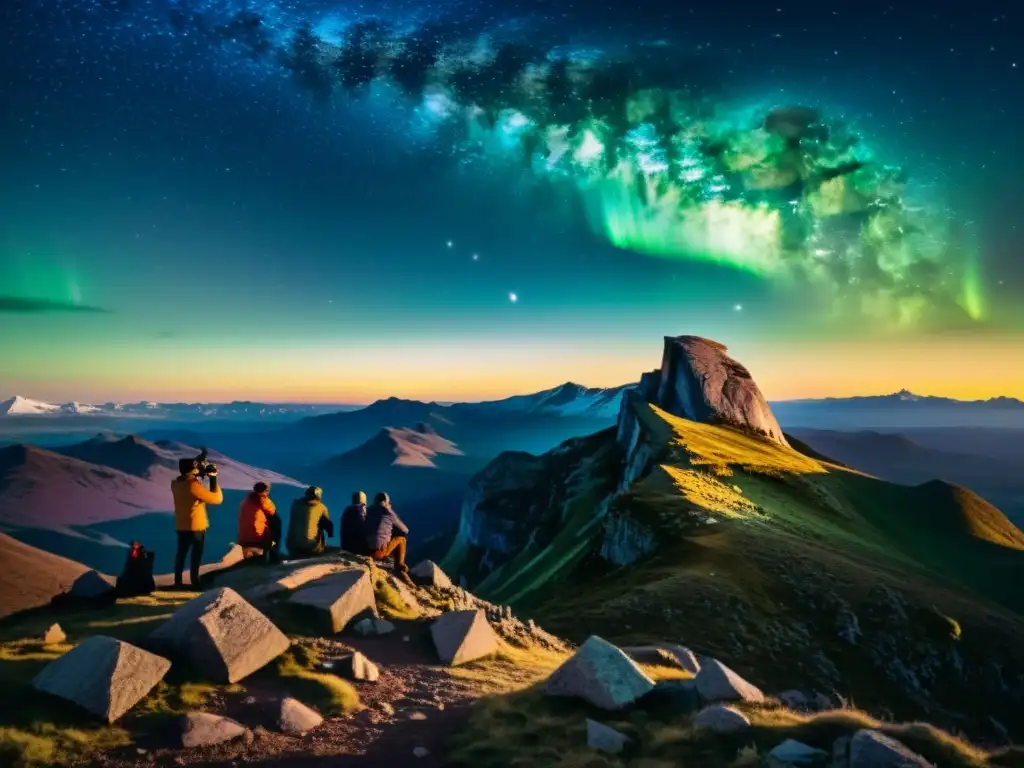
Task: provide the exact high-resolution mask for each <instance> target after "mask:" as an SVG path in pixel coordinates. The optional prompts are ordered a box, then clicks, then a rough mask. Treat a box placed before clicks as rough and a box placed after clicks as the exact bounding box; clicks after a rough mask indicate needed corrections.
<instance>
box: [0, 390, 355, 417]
mask: <svg viewBox="0 0 1024 768" xmlns="http://www.w3.org/2000/svg"><path fill="white" fill-rule="evenodd" d="M353 407H355V406H347V405H323V404H309V403H253V402H248V401H238V400H236V401H234V402H230V403H150V402H139V403H102V404H99V405H96V404H90V403H78V402H70V403H60V404H58V403H47V402H44V401H42V400H32V399H30V398H27V397H21V396H20V395H15V396H14V397H11V398H8V399H7V400H4V401H0V418H17V417H31V416H35V417H50V418H54V417H74V416H93V417H101V416H106V417H113V418H126V419H129V418H130V419H165V420H173V421H192V420H197V421H198V420H211V419H230V420H251V419H298V418H302V417H303V416H311V415H315V414H320V413H334V412H337V411H339V410H342V409H345V408H353Z"/></svg>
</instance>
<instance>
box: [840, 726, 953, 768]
mask: <svg viewBox="0 0 1024 768" xmlns="http://www.w3.org/2000/svg"><path fill="white" fill-rule="evenodd" d="M849 768H934V766H933V765H932V764H931V763H929V762H928V761H927V760H925V759H924V758H923V757H921V756H920V755H919V754H917V753H916V752H912V751H911V750H909V749H908V748H907V747H905V746H904V745H903V744H900V743H899V742H898V741H896V739H893V738H890V737H889V736H886V735H885V734H884V733H879V732H878V731H869V730H866V729H865V730H860V731H857V733H855V734H854V735H853V738H852V739H850V762H849Z"/></svg>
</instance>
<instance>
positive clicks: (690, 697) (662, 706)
mask: <svg viewBox="0 0 1024 768" xmlns="http://www.w3.org/2000/svg"><path fill="white" fill-rule="evenodd" d="M636 705H637V706H638V707H640V708H641V709H643V710H644V711H645V712H648V713H649V714H651V715H654V716H656V717H660V718H662V719H673V718H675V717H678V716H680V715H689V714H691V713H693V712H696V711H697V710H698V709H700V695H699V694H698V693H697V684H696V683H695V682H694V681H693V680H663V681H661V682H659V683H656V684H655V686H654V690H652V691H650V692H649V693H646V694H644V695H643V696H641V697H640V698H639V699H638V700H637V702H636Z"/></svg>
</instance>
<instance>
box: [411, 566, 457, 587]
mask: <svg viewBox="0 0 1024 768" xmlns="http://www.w3.org/2000/svg"><path fill="white" fill-rule="evenodd" d="M409 573H410V574H412V577H413V578H414V579H416V581H417V582H419V583H420V584H426V585H427V586H430V587H440V588H442V589H450V588H451V587H452V586H454V585H453V584H452V580H451V579H449V578H448V574H446V573H445V572H444V571H442V570H441V568H440V566H439V565H438V564H437V563H435V562H434V561H433V560H424V561H423V562H421V563H417V564H416V566H415V567H413V568H412V569H411V570H410V571H409Z"/></svg>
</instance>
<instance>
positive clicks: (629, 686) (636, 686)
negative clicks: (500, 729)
mask: <svg viewBox="0 0 1024 768" xmlns="http://www.w3.org/2000/svg"><path fill="white" fill-rule="evenodd" d="M653 688H654V681H653V680H651V679H650V678H649V677H648V676H647V675H646V674H644V671H643V670H642V669H640V667H638V666H637V665H636V663H635V662H634V661H633V660H632V659H630V658H629V657H628V656H627V655H626V654H624V653H623V652H622V651H621V650H620V649H619V648H616V647H615V646H614V645H612V644H611V643H609V642H607V641H606V640H602V639H601V638H600V637H598V636H597V635H591V636H590V637H589V638H588V639H587V642H585V643H584V644H583V645H582V646H580V648H579V650H577V651H576V653H575V654H573V656H572V657H571V658H570V659H569V660H568V661H566V662H565V663H564V664H562V666H560V667H559V668H558V669H556V670H555V671H554V672H553V673H552V675H551V677H549V678H548V681H547V684H546V685H545V689H544V691H545V693H546V694H547V695H549V696H575V697H577V698H580V699H583V700H584V701H586V702H588V703H590V704H593V705H594V706H595V707H599V708H601V709H607V710H615V709H622V708H623V707H625V706H628V705H629V704H632V703H633V702H634V701H636V700H637V699H639V698H640V697H641V696H643V695H645V694H646V693H649V692H650V691H651V690H653Z"/></svg>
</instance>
